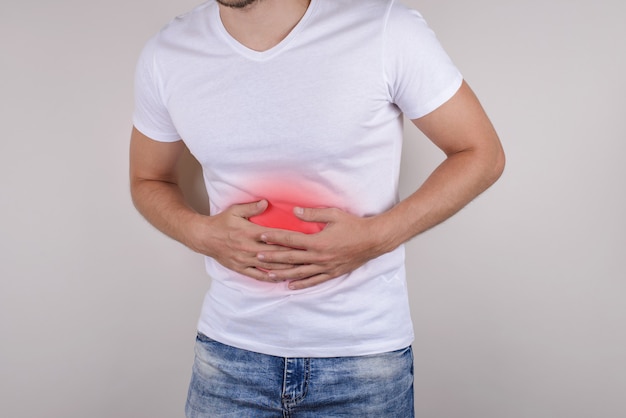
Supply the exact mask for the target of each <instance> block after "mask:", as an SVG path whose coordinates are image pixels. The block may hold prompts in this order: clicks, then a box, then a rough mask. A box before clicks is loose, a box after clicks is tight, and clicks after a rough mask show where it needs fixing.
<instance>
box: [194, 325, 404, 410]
mask: <svg viewBox="0 0 626 418" xmlns="http://www.w3.org/2000/svg"><path fill="white" fill-rule="evenodd" d="M186 415H187V418H209V417H210V418H213V417H241V418H244V417H250V418H266V417H267V418H269V417H271V418H312V417H315V418H320V417H322V418H326V417H338V416H341V417H352V416H354V417H356V416H359V417H376V418H385V417H389V418H411V417H414V413H413V353H412V350H411V347H407V348H405V349H402V350H397V351H392V352H389V353H383V354H375V355H370V356H359V357H333V358H283V357H275V356H269V355H265V354H259V353H254V352H250V351H246V350H241V349H238V348H234V347H230V346H227V345H224V344H221V343H219V342H217V341H214V340H212V339H210V338H208V337H206V336H205V335H203V334H198V337H197V339H196V358H195V361H194V366H193V374H192V377H191V384H190V386H189V395H188V398H187V405H186Z"/></svg>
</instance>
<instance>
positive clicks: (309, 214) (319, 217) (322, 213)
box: [293, 206, 338, 224]
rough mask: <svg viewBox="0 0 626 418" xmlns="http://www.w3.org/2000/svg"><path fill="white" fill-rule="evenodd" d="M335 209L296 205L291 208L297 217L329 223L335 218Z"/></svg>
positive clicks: (308, 220)
mask: <svg viewBox="0 0 626 418" xmlns="http://www.w3.org/2000/svg"><path fill="white" fill-rule="evenodd" d="M337 211H338V209H335V208H302V207H299V206H296V207H295V208H293V214H294V215H296V217H297V218H299V219H302V220H303V221H307V222H320V223H325V224H327V223H330V222H333V221H335V220H337Z"/></svg>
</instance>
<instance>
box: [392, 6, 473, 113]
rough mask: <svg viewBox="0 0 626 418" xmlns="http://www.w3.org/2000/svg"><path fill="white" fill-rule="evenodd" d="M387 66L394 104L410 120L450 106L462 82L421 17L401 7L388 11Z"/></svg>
mask: <svg viewBox="0 0 626 418" xmlns="http://www.w3.org/2000/svg"><path fill="white" fill-rule="evenodd" d="M384 65H385V77H386V81H387V87H388V89H389V94H390V97H391V101H392V102H393V103H395V104H396V105H397V106H398V107H399V108H400V110H401V111H402V112H403V113H404V114H405V116H407V117H408V118H410V119H417V118H419V117H422V116H424V115H427V114H428V113H430V112H432V111H433V110H435V109H437V108H438V107H439V106H441V105H442V104H444V103H445V102H447V101H448V100H449V99H450V98H451V97H452V96H453V95H454V94H455V93H456V92H457V91H458V89H459V87H461V83H462V81H463V76H462V75H461V73H460V72H459V70H458V69H457V67H456V66H455V65H454V63H453V62H452V60H451V59H450V57H449V56H448V54H447V53H446V52H445V51H444V49H443V47H442V46H441V44H440V43H439V41H438V39H437V37H436V36H435V33H434V32H433V31H432V30H431V29H430V27H429V26H428V25H427V23H426V21H425V20H424V18H423V17H422V15H421V14H420V13H419V12H417V11H416V10H412V9H408V8H406V7H405V6H403V5H400V4H398V3H394V4H393V5H392V6H391V7H390V9H389V16H388V19H387V24H386V27H385V52H384Z"/></svg>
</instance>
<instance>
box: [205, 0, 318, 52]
mask: <svg viewBox="0 0 626 418" xmlns="http://www.w3.org/2000/svg"><path fill="white" fill-rule="evenodd" d="M316 4H317V1H316V0H311V1H310V3H309V7H308V8H307V9H306V12H304V15H303V16H302V18H301V19H300V20H299V21H298V23H297V24H296V26H294V28H293V29H292V30H291V31H290V32H289V34H287V36H286V37H285V38H284V39H283V40H281V41H280V42H279V43H277V44H276V45H274V46H273V47H271V48H269V49H266V50H265V51H255V50H254V49H251V48H248V47H247V46H245V45H243V44H242V43H241V42H239V41H238V40H237V39H235V38H234V37H233V36H232V35H231V34H230V33H228V31H227V30H226V27H225V26H224V22H222V18H221V17H220V11H219V7H216V8H215V13H214V14H213V16H214V18H213V20H214V24H215V27H216V28H217V29H218V31H219V32H220V34H221V35H222V37H223V38H224V40H225V41H226V42H227V43H228V44H229V46H230V47H231V48H233V49H234V50H235V51H236V52H237V53H238V54H240V55H242V56H244V57H246V58H248V59H251V60H255V61H265V60H268V59H271V58H273V57H274V56H276V55H278V54H279V53H280V52H282V51H283V50H284V49H285V48H286V47H287V45H288V44H289V43H290V42H291V41H292V40H293V38H295V37H296V36H297V35H298V33H299V32H300V31H301V30H302V28H303V27H304V26H306V24H307V21H308V20H309V18H310V16H311V15H312V14H313V9H314V8H315V5H316ZM216 6H217V5H216Z"/></svg>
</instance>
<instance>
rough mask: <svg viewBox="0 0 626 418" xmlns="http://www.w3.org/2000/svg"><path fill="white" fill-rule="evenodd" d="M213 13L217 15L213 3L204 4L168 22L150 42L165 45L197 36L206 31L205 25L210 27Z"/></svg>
mask: <svg viewBox="0 0 626 418" xmlns="http://www.w3.org/2000/svg"><path fill="white" fill-rule="evenodd" d="M215 13H218V9H217V6H216V5H215V3H214V2H204V3H202V4H200V5H198V6H196V7H195V8H193V9H191V10H189V11H188V12H186V13H183V14H180V15H178V16H176V17H174V18H173V19H172V20H170V21H169V22H168V23H167V24H166V25H164V26H163V27H162V28H161V29H160V30H159V31H158V32H157V33H156V34H155V35H154V36H153V37H152V39H151V42H152V43H155V44H164V43H165V44H166V43H168V42H176V41H178V40H180V39H186V38H188V37H190V36H193V35H194V34H199V33H201V32H203V31H204V30H206V27H207V25H211V21H212V18H213V17H214V16H213V15H214V14H215Z"/></svg>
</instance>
